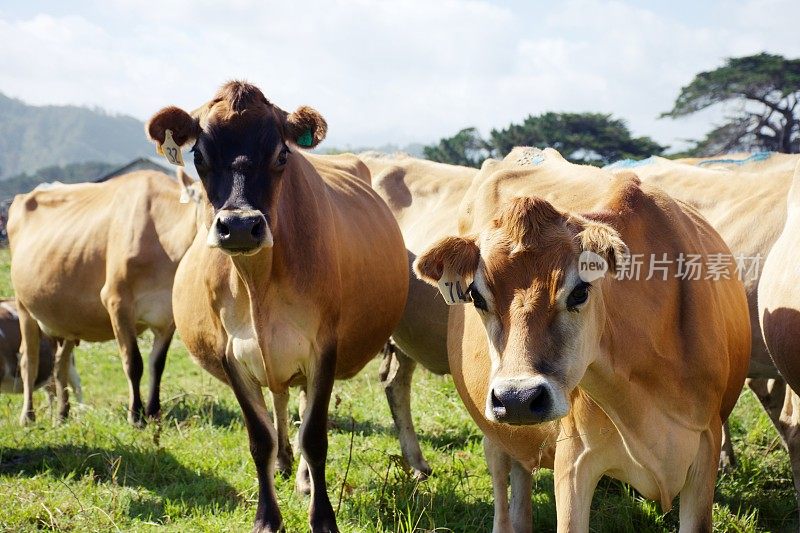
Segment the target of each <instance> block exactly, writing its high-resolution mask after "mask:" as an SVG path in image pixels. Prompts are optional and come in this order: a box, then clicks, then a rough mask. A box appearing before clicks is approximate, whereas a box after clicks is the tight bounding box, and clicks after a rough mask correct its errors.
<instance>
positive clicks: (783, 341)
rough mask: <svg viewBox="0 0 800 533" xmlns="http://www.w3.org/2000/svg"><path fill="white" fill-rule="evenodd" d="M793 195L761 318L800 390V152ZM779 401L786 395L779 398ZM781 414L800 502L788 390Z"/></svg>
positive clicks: (779, 363)
mask: <svg viewBox="0 0 800 533" xmlns="http://www.w3.org/2000/svg"><path fill="white" fill-rule="evenodd" d="M796 161H797V166H796V169H795V171H794V178H793V180H792V186H791V189H790V191H789V195H788V202H787V210H788V213H787V217H786V223H785V225H784V227H783V231H782V232H781V234H780V237H779V238H778V239H777V241H776V242H775V244H774V245H773V247H772V251H771V252H770V254H769V256H768V257H767V260H766V262H765V264H764V271H763V273H762V275H761V279H760V281H759V285H758V318H759V320H760V321H761V330H762V332H763V339H764V342H765V343H766V345H767V347H768V348H769V352H770V354H771V355H772V360H773V361H774V362H775V366H776V367H777V368H778V370H780V372H781V374H782V375H783V377H784V378H785V379H786V381H787V382H788V384H789V386H790V387H791V388H792V389H794V391H800V351H798V346H799V345H798V339H800V318H799V317H800V295H798V289H797V287H796V285H797V279H798V276H797V272H798V264H799V261H800V253H798V250H800V248H799V247H798V244H799V241H800V239H799V238H798V235H800V231H798V228H800V157H796ZM775 399H776V404H777V403H778V401H779V400H780V398H775ZM776 412H777V413H778V416H777V417H776V416H773V421H774V422H775V425H776V427H777V428H778V431H779V433H780V435H781V437H782V438H783V441H784V444H785V445H787V447H788V450H789V457H790V459H791V461H792V473H793V474H794V480H795V489H797V490H796V494H797V499H798V502H800V398H798V396H797V394H791V395H786V397H785V400H784V402H783V405H782V408H781V409H780V410H779V411H778V410H777V409H776Z"/></svg>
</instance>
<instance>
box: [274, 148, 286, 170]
mask: <svg viewBox="0 0 800 533" xmlns="http://www.w3.org/2000/svg"><path fill="white" fill-rule="evenodd" d="M287 161H289V149H288V148H284V149H283V150H281V151H280V153H279V154H278V159H277V160H276V161H275V164H276V165H277V166H279V167H282V166H283V165H285V164H286V162H287Z"/></svg>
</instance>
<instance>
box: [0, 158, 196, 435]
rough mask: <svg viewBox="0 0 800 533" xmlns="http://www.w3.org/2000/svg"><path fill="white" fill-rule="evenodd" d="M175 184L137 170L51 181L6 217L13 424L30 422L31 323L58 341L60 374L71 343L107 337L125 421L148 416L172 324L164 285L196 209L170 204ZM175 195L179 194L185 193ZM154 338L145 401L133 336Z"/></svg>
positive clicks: (60, 389) (63, 401) (63, 409)
mask: <svg viewBox="0 0 800 533" xmlns="http://www.w3.org/2000/svg"><path fill="white" fill-rule="evenodd" d="M180 181H181V184H179V183H176V181H175V180H172V179H170V178H169V176H167V175H166V174H163V173H161V172H154V171H140V172H133V173H130V174H126V175H123V176H119V177H116V178H113V179H111V180H109V181H106V182H104V183H83V184H75V185H59V186H56V187H50V188H47V189H40V190H34V191H32V192H30V193H28V194H21V195H18V196H17V197H16V198H15V199H14V202H13V203H12V204H11V208H10V209H9V215H8V236H9V243H10V248H11V282H12V283H13V285H14V291H15V292H16V296H17V305H18V308H19V319H20V328H21V330H22V360H21V365H20V366H21V369H22V384H23V388H24V395H25V397H24V403H23V408H22V416H21V421H22V423H23V424H24V423H26V422H27V421H29V420H33V418H34V412H33V406H32V391H33V388H34V383H35V380H36V369H37V368H38V365H39V343H40V326H41V330H42V331H44V333H45V334H47V335H50V336H52V337H56V338H61V339H64V340H65V346H64V350H65V353H64V356H63V357H61V358H60V361H61V365H64V368H59V369H57V372H56V373H57V375H60V376H62V377H63V376H65V375H66V374H65V372H68V370H67V366H66V365H68V364H69V361H70V359H71V356H70V352H71V350H72V347H73V346H74V344H75V342H76V341H78V340H80V339H82V340H87V341H106V340H110V339H116V341H117V343H118V344H119V349H120V355H121V357H122V363H123V366H124V369H125V374H126V376H127V378H128V385H129V403H128V419H129V420H130V422H131V423H133V424H136V425H138V424H141V423H143V421H144V419H143V415H146V416H149V417H153V416H157V415H158V414H159V412H160V409H161V404H160V400H159V388H160V383H161V374H162V373H163V371H164V364H165V362H166V357H167V349H168V348H169V344H170V341H171V339H172V335H173V333H174V331H175V325H174V322H173V320H172V282H173V277H174V275H175V270H176V268H177V266H178V262H179V261H180V259H181V257H182V256H183V254H184V252H185V251H186V250H187V248H188V247H189V244H190V243H191V242H192V239H193V238H194V233H195V225H196V222H195V219H196V207H195V205H194V204H192V203H191V202H188V203H185V204H181V203H179V202H178V199H179V197H180V196H181V193H182V189H185V188H186V187H187V184H188V182H189V179H188V178H187V177H186V176H185V174H183V173H180ZM183 192H186V191H185V190H184V191H183ZM145 329H150V330H152V331H153V334H154V336H155V339H154V341H153V350H152V352H151V353H150V359H149V363H150V395H149V398H148V401H147V406H146V407H144V408H143V405H142V400H141V396H140V392H139V383H140V381H141V378H142V373H143V364H142V357H141V354H140V353H139V348H138V346H137V341H136V338H137V335H138V334H140V333H141V332H142V331H144V330H145ZM64 383H65V382H64V381H63V379H57V380H56V388H57V393H58V400H59V414H60V416H61V417H62V418H63V417H66V416H67V413H68V411H69V402H68V394H67V393H66V389H65V387H64V386H63V385H64Z"/></svg>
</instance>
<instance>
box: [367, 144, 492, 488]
mask: <svg viewBox="0 0 800 533" xmlns="http://www.w3.org/2000/svg"><path fill="white" fill-rule="evenodd" d="M359 158H360V159H361V160H362V161H364V163H365V164H366V165H367V167H368V168H369V171H370V173H371V174H372V183H373V186H374V188H375V190H376V191H377V192H378V194H379V195H380V196H381V198H383V199H384V201H385V202H386V204H387V205H388V206H389V209H391V211H392V214H393V215H394V217H395V219H396V220H397V222H398V224H399V225H400V231H402V233H403V239H404V240H405V243H406V251H407V254H408V274H409V290H408V300H407V302H406V306H405V310H404V311H403V316H402V318H401V319H400V323H399V324H398V325H397V328H395V330H394V332H393V333H392V341H393V346H392V347H390V349H388V350H387V352H386V355H385V357H384V360H383V363H382V365H381V371H380V375H381V381H382V383H383V385H384V391H385V392H386V399H387V401H388V403H389V409H390V411H391V413H392V418H393V420H394V425H395V428H396V429H397V433H398V436H399V439H400V448H401V450H402V452H403V457H404V458H405V459H406V461H408V463H409V465H410V466H411V468H412V469H413V471H414V474H415V476H416V477H417V478H424V477H427V476H428V475H429V474H430V472H431V468H430V466H429V465H428V462H427V461H426V460H425V458H424V457H423V455H422V450H421V449H420V446H419V441H418V439H417V435H416V433H415V431H414V422H413V420H412V418H411V380H412V376H413V373H414V369H415V368H416V365H417V363H419V364H421V365H422V366H423V367H425V368H427V369H428V370H430V371H431V372H434V373H436V374H447V373H449V372H450V367H449V364H448V362H447V306H446V305H445V303H444V302H443V301H442V300H441V299H440V298H437V296H436V295H437V291H436V289H434V288H432V287H431V286H430V285H428V284H427V283H424V282H422V281H420V280H419V279H417V277H416V276H415V275H414V272H413V269H412V268H411V264H412V263H413V261H414V259H416V257H417V254H419V253H420V252H421V251H422V250H423V249H425V248H426V247H427V246H429V245H430V244H432V243H433V242H435V241H436V240H437V239H439V238H440V237H443V236H444V235H447V234H450V233H452V232H454V231H455V230H456V222H457V214H458V205H459V203H460V202H461V199H462V198H463V196H464V193H465V192H466V191H467V188H468V187H469V185H470V183H471V181H472V177H473V176H474V175H475V173H476V172H477V170H476V169H474V168H468V167H461V166H456V165H445V164H442V163H435V162H433V161H426V160H421V159H415V158H413V157H409V156H405V155H401V154H398V155H394V156H387V155H384V154H379V153H374V152H372V153H370V152H367V153H363V154H359Z"/></svg>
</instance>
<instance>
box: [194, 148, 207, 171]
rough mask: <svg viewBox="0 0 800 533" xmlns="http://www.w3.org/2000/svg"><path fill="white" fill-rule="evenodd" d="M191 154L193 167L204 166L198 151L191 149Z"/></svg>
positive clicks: (201, 155) (203, 160) (204, 162)
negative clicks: (192, 155)
mask: <svg viewBox="0 0 800 533" xmlns="http://www.w3.org/2000/svg"><path fill="white" fill-rule="evenodd" d="M192 153H193V154H194V166H195V167H202V166H205V164H206V161H205V159H203V154H201V153H200V150H198V149H196V148H192Z"/></svg>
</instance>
